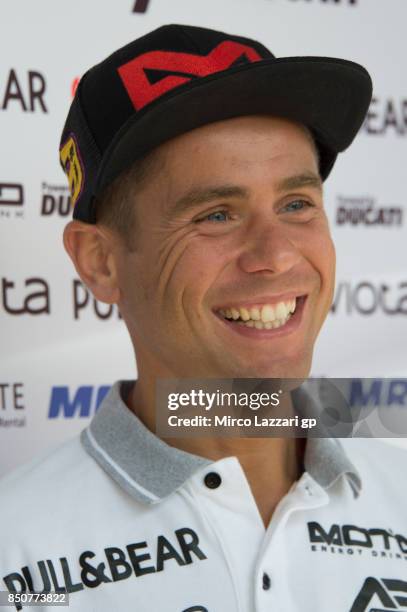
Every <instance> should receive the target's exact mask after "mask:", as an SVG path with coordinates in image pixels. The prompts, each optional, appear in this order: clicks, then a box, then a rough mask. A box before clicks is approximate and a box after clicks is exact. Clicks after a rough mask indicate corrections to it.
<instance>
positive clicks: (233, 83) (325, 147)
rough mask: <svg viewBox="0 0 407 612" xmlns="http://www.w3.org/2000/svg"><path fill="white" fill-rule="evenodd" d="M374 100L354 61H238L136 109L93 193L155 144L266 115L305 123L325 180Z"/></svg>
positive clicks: (111, 150)
mask: <svg viewBox="0 0 407 612" xmlns="http://www.w3.org/2000/svg"><path fill="white" fill-rule="evenodd" d="M371 97H372V81H371V78H370V76H369V73H368V72H367V71H366V70H365V69H364V68H363V67H362V66H360V65H359V64H356V63H354V62H350V61H347V60H342V59H335V58H325V57H290V58H276V59H275V58H272V59H269V60H263V61H260V62H255V63H252V64H244V65H241V66H236V67H235V68H233V69H229V70H228V71H225V72H218V73H215V74H213V75H210V76H208V77H205V78H200V79H196V80H195V81H193V82H192V83H191V82H189V83H188V84H187V85H183V86H181V87H179V88H177V89H175V90H173V91H171V92H170V93H169V94H167V95H166V97H165V99H164V98H161V99H159V100H157V101H156V102H155V103H153V104H152V105H150V106H149V107H148V108H146V109H144V112H143V111H142V112H141V113H140V112H139V113H137V115H135V116H134V117H132V118H131V119H130V120H129V121H128V122H127V123H126V124H125V125H124V126H123V127H122V128H121V130H120V131H119V132H118V134H117V135H116V136H115V138H114V140H113V141H112V143H111V144H110V146H109V148H108V149H107V151H106V153H105V155H104V157H103V160H102V164H101V167H100V171H99V175H98V178H97V183H96V189H95V195H98V194H99V193H100V192H101V191H102V190H103V189H104V187H105V186H107V185H108V184H109V183H111V182H112V180H114V179H115V178H116V177H117V176H118V175H119V174H120V173H121V172H122V171H123V170H124V169H125V168H126V167H128V166H129V165H130V164H131V163H132V162H133V161H134V160H136V159H137V158H138V157H141V156H143V155H145V154H146V153H148V152H149V151H151V150H152V149H154V148H155V147H157V146H159V145H160V144H162V143H164V142H166V141H167V140H170V139H171V138H174V137H175V136H179V135H180V134H183V133H185V132H188V131H190V130H193V129H195V128H198V127H201V126H203V125H206V124H208V123H213V122H216V121H222V120H225V119H231V118H233V117H238V116H244V115H253V114H270V115H276V116H280V117H284V118H287V119H291V120H293V121H297V122H300V123H303V124H304V125H306V126H307V127H309V128H310V129H311V130H312V132H313V133H314V135H315V137H316V140H317V142H318V144H319V146H320V150H321V151H322V159H321V168H320V170H321V175H322V178H323V179H325V178H326V177H327V176H328V174H329V172H330V170H331V168H332V166H333V163H334V161H335V159H336V155H337V154H338V153H339V152H341V151H343V150H345V149H346V148H347V147H348V146H349V145H350V144H351V142H352V141H353V139H354V138H355V136H356V134H357V133H358V131H359V129H360V127H361V125H362V122H363V120H364V117H365V115H366V112H367V110H368V108H369V104H370V100H371Z"/></svg>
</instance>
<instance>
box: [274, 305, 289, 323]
mask: <svg viewBox="0 0 407 612" xmlns="http://www.w3.org/2000/svg"><path fill="white" fill-rule="evenodd" d="M274 312H275V315H276V319H285V318H286V316H287V315H288V310H287V308H286V306H285V304H284V302H279V303H278V304H277V305H276V307H275V309H274Z"/></svg>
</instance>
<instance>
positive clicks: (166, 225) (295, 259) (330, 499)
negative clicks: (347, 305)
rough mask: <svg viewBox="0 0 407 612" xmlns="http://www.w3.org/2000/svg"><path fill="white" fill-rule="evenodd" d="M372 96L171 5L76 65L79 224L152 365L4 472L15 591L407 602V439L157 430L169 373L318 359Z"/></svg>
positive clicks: (249, 370)
mask: <svg viewBox="0 0 407 612" xmlns="http://www.w3.org/2000/svg"><path fill="white" fill-rule="evenodd" d="M370 97H371V81H370V77H369V75H368V74H367V72H366V71H365V70H364V69H363V68H362V67H361V66H359V65H357V64H354V63H352V62H349V61H345V60H339V59H329V58H282V59H276V58H274V57H273V56H272V55H271V54H270V52H269V51H268V50H267V49H265V48H264V47H263V46H262V45H261V44H259V43H257V42H255V41H252V40H248V39H245V38H242V37H237V36H230V35H227V34H224V33H221V32H215V31H212V30H204V29H201V28H195V27H188V26H174V25H171V26H165V27H163V28H159V29H158V30H156V31H155V32H152V33H150V34H148V35H146V36H144V37H143V38H141V39H139V40H136V41H134V42H132V43H130V44H129V45H127V46H126V47H124V48H123V49H120V50H119V51H117V52H115V53H114V54H113V55H112V56H110V57H109V58H108V59H107V60H105V61H104V62H102V63H101V64H99V65H98V66H95V67H94V68H92V69H91V70H90V71H89V72H88V73H87V74H86V75H85V76H84V77H83V79H82V81H81V83H80V85H79V88H78V91H77V93H76V96H75V100H74V102H73V105H72V107H71V110H70V113H69V116H68V119H67V122H66V125H65V128H64V132H63V136H62V141H61V162H62V165H63V167H64V169H65V172H66V174H67V176H68V179H69V182H70V186H71V192H72V201H73V204H74V220H73V221H72V222H71V223H69V224H68V226H67V227H66V229H65V233H64V243H65V247H66V249H67V251H68V253H69V254H70V256H71V258H72V260H73V262H74V264H75V266H76V269H77V271H78V273H79V274H80V276H81V278H82V279H83V281H84V282H85V283H86V284H87V286H88V287H89V288H90V289H91V290H92V292H93V294H94V296H95V297H96V298H97V299H99V300H101V301H104V302H107V303H117V304H118V305H119V308H120V311H121V313H122V316H123V319H124V321H125V323H126V325H127V328H128V330H129V333H130V337H131V340H132V343H133V345H134V349H135V353H136V357H137V367H138V377H137V383H136V384H135V383H134V382H133V381H126V382H121V383H120V382H119V383H116V384H115V385H114V386H113V388H112V390H111V392H110V393H109V395H108V396H107V397H106V399H105V400H104V402H103V405H102V406H101V408H100V410H99V412H98V414H97V415H96V417H95V418H94V419H93V421H92V423H91V425H90V427H88V428H87V429H86V430H85V431H84V432H83V433H82V436H81V440H80V441H79V440H74V441H71V442H69V443H68V444H66V445H65V446H64V447H62V448H61V449H59V450H58V451H56V452H54V453H53V454H52V455H50V456H49V457H48V458H47V459H45V460H41V461H40V462H37V463H36V464H34V465H33V464H32V465H30V466H28V467H26V468H24V469H22V470H20V471H19V472H18V473H17V474H15V475H13V476H12V477H11V478H9V479H8V480H6V481H4V482H3V485H2V499H3V500H4V503H3V508H2V522H1V524H2V537H1V542H2V546H1V552H0V568H1V572H2V573H1V576H2V578H3V582H4V584H5V586H6V588H7V590H8V591H10V592H13V591H17V592H20V591H41V590H44V591H50V590H51V591H56V592H62V591H64V590H67V591H68V592H69V593H70V609H71V610H84V611H85V610H86V611H88V610H97V611H104V610H106V611H107V610H109V611H112V610H125V609H134V610H138V611H143V612H144V611H146V612H147V611H149V612H150V611H153V612H170V611H171V612H193V611H195V612H198V611H200V612H215V611H218V612H219V611H221V612H236V611H238V610H239V611H245V612H249V611H250V612H251V611H254V610H256V611H257V610H259V611H264V612H266V611H269V610H275V611H291V610H292V611H296V610H309V611H311V610H312V611H315V610H318V611H321V612H326V611H328V610H329V611H330V612H340V611H341V612H343V611H352V612H356V611H362V610H370V609H372V610H373V608H372V607H371V605H372V606H373V605H376V606H377V605H379V607H380V606H381V607H380V609H384V608H385V609H399V607H398V606H400V605H401V606H403V605H404V602H405V601H406V600H405V596H403V595H402V594H403V592H404V593H405V591H406V590H407V582H406V581H405V570H404V565H403V561H404V560H405V559H406V557H407V540H406V537H405V534H407V525H406V520H405V503H403V504H402V503H400V502H404V495H402V492H400V482H399V478H400V474H401V472H400V471H399V470H398V469H395V468H394V466H395V465H397V464H400V463H401V462H402V461H403V460H404V457H405V454H404V451H402V450H399V449H393V448H390V447H387V446H385V445H383V444H382V443H380V442H374V441H371V440H369V441H367V443H366V442H365V443H364V444H362V443H360V442H357V445H355V444H354V442H355V441H352V443H347V444H346V450H345V445H343V446H342V445H341V444H339V443H338V442H337V441H334V440H332V439H322V438H321V439H318V438H312V437H310V438H309V439H307V440H301V439H295V438H278V437H262V438H236V437H226V438H218V437H217V438H215V437H213V438H210V437H209V438H208V437H203V436H197V437H186V438H178V437H174V438H171V437H170V436H165V439H160V438H159V437H158V436H156V435H155V433H154V432H155V429H156V419H155V416H156V412H155V392H156V384H157V382H159V381H160V380H161V379H168V378H172V379H178V380H183V379H188V378H202V379H209V378H218V379H240V378H261V379H264V378H300V379H303V378H306V377H307V376H308V374H309V372H310V367H311V360H312V351H313V346H314V343H315V340H316V338H317V335H318V333H319V330H320V328H321V326H322V324H323V322H324V320H325V318H326V316H327V313H328V311H329V307H330V304H331V300H332V295H333V288H334V274H335V254H334V247H333V244H332V240H331V237H330V233H329V227H328V223H327V218H326V214H325V210H324V205H323V197H322V181H323V180H325V179H326V178H327V176H328V175H329V173H330V170H331V168H332V166H333V164H334V162H335V159H336V155H337V153H338V152H340V151H342V150H344V149H345V148H346V147H347V146H348V145H349V144H350V143H351V141H352V140H353V138H354V136H355V135H356V133H357V131H358V129H359V127H360V125H361V122H362V120H363V118H364V115H365V113H366V110H367V108H368V105H369V101H370ZM107 348H108V347H107ZM107 358H109V357H108V354H107ZM284 401H285V404H284V409H285V410H287V412H289V411H291V410H292V408H293V406H292V402H293V396H291V395H290V394H288V396H287V397H286V398H285V400H284ZM378 452H380V461H379V460H378ZM362 484H363V489H362ZM378 500H380V503H376V502H377V501H378ZM403 534H404V535H403ZM370 602H372V604H370ZM19 605H20V604H17V608H18V606H19ZM20 609H21V605H20ZM375 609H376V608H375Z"/></svg>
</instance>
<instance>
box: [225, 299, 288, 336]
mask: <svg viewBox="0 0 407 612" xmlns="http://www.w3.org/2000/svg"><path fill="white" fill-rule="evenodd" d="M296 305H297V304H296V298H293V299H292V300H288V301H287V302H278V304H264V305H263V306H252V307H250V308H245V307H234V306H233V307H231V308H222V309H220V310H219V314H220V315H221V316H222V317H224V318H225V319H229V320H233V321H235V322H236V323H238V324H239V325H246V327H254V328H256V329H277V328H278V327H281V326H282V325H285V324H286V323H287V321H288V320H289V319H290V317H291V315H292V313H293V312H295V308H296Z"/></svg>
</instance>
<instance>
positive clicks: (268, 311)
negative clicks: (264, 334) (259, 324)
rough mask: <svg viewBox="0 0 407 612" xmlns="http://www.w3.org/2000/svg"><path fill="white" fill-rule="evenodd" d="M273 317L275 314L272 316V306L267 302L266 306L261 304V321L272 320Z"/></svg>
mask: <svg viewBox="0 0 407 612" xmlns="http://www.w3.org/2000/svg"><path fill="white" fill-rule="evenodd" d="M274 319H275V316H274V308H273V306H270V305H269V304H266V306H263V308H262V309H261V320H262V321H263V323H267V322H269V321H274Z"/></svg>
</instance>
